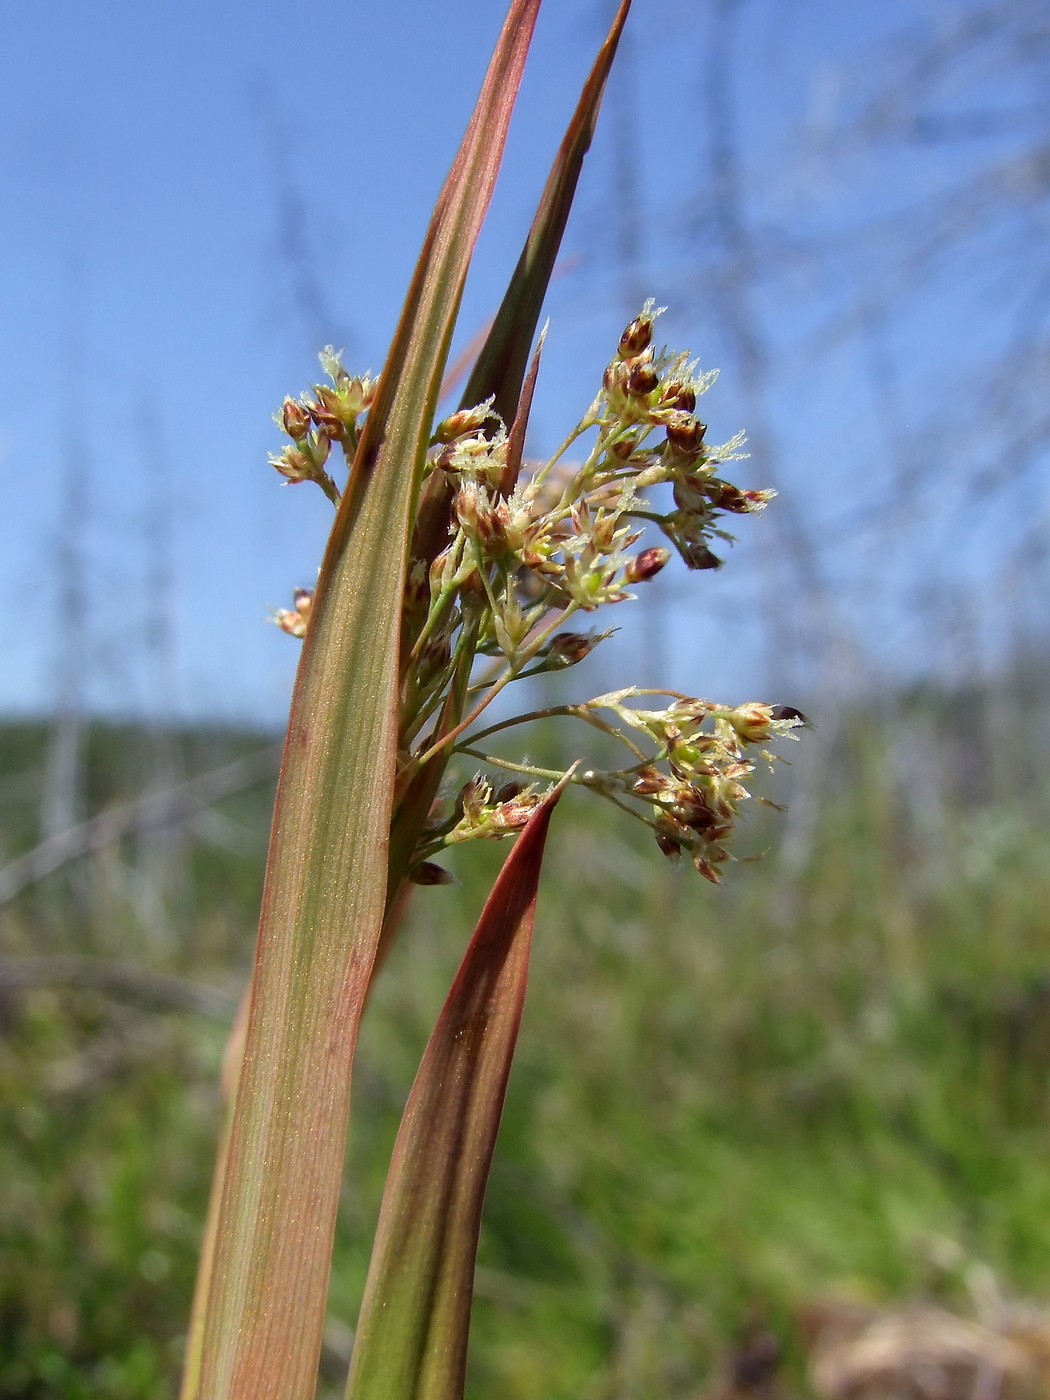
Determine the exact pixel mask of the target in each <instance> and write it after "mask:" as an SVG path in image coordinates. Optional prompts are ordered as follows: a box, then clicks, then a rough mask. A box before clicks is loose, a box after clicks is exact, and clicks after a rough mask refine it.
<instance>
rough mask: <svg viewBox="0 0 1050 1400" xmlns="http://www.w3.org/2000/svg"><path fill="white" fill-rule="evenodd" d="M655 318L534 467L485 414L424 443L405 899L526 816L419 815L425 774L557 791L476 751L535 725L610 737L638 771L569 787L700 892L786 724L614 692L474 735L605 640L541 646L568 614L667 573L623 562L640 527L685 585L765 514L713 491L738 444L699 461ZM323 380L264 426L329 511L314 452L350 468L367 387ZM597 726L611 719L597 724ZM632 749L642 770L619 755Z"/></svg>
mask: <svg viewBox="0 0 1050 1400" xmlns="http://www.w3.org/2000/svg"><path fill="white" fill-rule="evenodd" d="M657 314H658V313H657V312H656V311H655V310H654V307H653V303H652V302H648V303H647V304H646V306H645V307H644V308H643V310H642V313H641V314H640V315H639V316H638V317H636V318H635V319H634V320H633V321H632V322H631V324H630V325H629V326H628V327H627V328H626V329H625V331H624V332H623V335H622V336H621V337H620V340H619V344H618V346H617V349H616V353H615V355H614V356H613V358H612V360H611V362H610V363H609V365H608V367H607V368H606V370H605V374H604V377H603V381H602V387H601V390H600V392H599V393H598V395H597V397H596V399H595V400H594V403H593V404H592V405H591V407H590V409H589V410H588V412H587V414H586V415H585V416H584V418H583V419H582V420H581V422H580V423H578V424H577V426H576V427H575V428H574V429H573V431H572V432H571V433H570V434H569V435H568V437H567V438H566V440H565V442H564V443H563V444H562V445H561V447H560V448H559V450H558V451H557V452H556V453H555V455H554V456H553V457H552V458H551V459H550V460H548V461H545V462H527V461H523V459H522V445H523V442H524V424H523V423H515V424H513V425H508V424H505V423H504V422H502V421H501V419H500V418H499V417H498V415H497V414H496V413H495V411H494V409H493V405H492V401H491V400H489V401H486V402H485V403H481V404H478V405H476V406H473V407H471V406H467V407H465V408H463V409H460V410H459V411H458V412H455V413H453V414H451V415H449V416H448V417H446V418H444V419H443V420H441V421H440V422H439V423H438V424H437V426H436V427H435V428H434V431H433V435H432V439H431V445H430V448H429V451H428V453H427V459H426V465H425V472H424V479H423V482H422V488H421V494H420V500H419V505H418V508H417V518H416V527H415V535H414V540H413V547H412V553H411V555H410V558H409V561H408V572H407V579H406V588H405V597H404V609H403V623H402V665H401V694H400V748H399V764H398V775H397V787H396V795H395V817H394V822H395V832H396V829H397V824H398V822H399V820H404V821H406V822H407V821H409V817H408V816H405V815H404V814H405V813H414V814H415V815H413V816H412V817H411V821H412V822H414V826H413V836H412V839H411V841H410V842H409V848H410V849H411V850H413V851H414V854H413V855H412V857H411V860H410V863H409V864H410V870H411V872H412V878H414V879H416V880H417V881H418V882H420V883H429V884H433V883H441V882H442V880H443V879H444V876H443V874H442V872H441V869H440V867H439V866H436V865H435V864H434V863H433V861H432V860H431V859H430V857H431V856H432V855H434V854H435V853H436V852H437V851H439V850H440V849H442V848H443V847H445V846H450V845H455V844H458V843H460V842H463V841H467V840H474V839H478V838H489V839H500V838H502V837H505V836H507V835H511V834H513V833H514V832H516V831H518V830H520V829H521V827H522V826H524V824H525V822H526V821H527V820H528V817H529V814H530V813H531V812H532V810H533V809H534V808H535V807H536V805H537V804H538V803H539V802H540V801H541V794H540V793H539V792H538V791H536V790H535V789H534V788H533V787H524V786H522V784H521V783H517V782H516V783H512V784H508V785H506V786H505V787H503V788H500V789H499V790H498V791H494V790H493V787H492V785H491V783H489V782H488V781H487V780H486V779H485V778H484V777H482V776H481V775H478V776H477V777H475V778H473V779H472V780H471V781H470V782H468V783H466V785H465V786H462V787H461V788H460V789H459V791H458V794H457V795H455V796H454V797H449V798H445V799H443V800H442V799H440V798H438V799H436V800H435V799H434V797H433V793H434V792H435V791H436V790H437V785H436V784H435V783H433V782H431V781H430V780H429V778H428V775H433V774H435V773H436V774H438V775H440V773H441V772H443V771H444V768H445V765H446V764H447V763H448V761H449V759H450V758H451V756H452V755H453V754H456V753H459V754H465V755H469V756H471V757H472V758H475V759H477V758H480V759H482V760H484V761H485V762H487V763H489V764H492V765H493V766H497V767H505V768H510V769H512V770H514V771H516V772H518V773H523V774H525V775H526V776H532V777H535V778H544V779H556V778H558V777H560V776H561V775H560V774H555V773H551V772H547V771H546V770H541V769H537V768H535V767H533V766H530V765H529V764H525V763H520V764H519V763H508V762H506V761H505V760H502V759H499V758H496V757H494V756H493V755H490V754H487V753H481V752H479V751H478V750H477V748H476V744H477V743H478V742H479V741H480V740H481V739H484V738H485V737H486V736H487V735H489V734H491V733H494V732H495V731H496V730H501V729H504V728H507V727H509V726H511V725H514V724H518V723H525V722H527V721H528V720H530V719H534V718H539V717H542V716H549V715H554V714H564V715H573V716H576V717H577V718H581V719H584V720H586V721H587V722H588V723H590V724H592V725H594V726H595V727H597V728H599V729H602V730H604V731H605V732H607V733H611V734H615V735H616V736H617V737H618V738H619V739H620V740H621V741H622V742H623V743H624V744H626V745H627V747H628V748H629V749H630V751H631V753H632V756H633V757H634V758H635V759H636V760H637V761H636V762H634V763H633V765H632V766H631V767H630V768H627V769H624V770H622V771H619V772H610V773H596V772H594V771H586V772H581V773H578V774H576V775H575V776H574V778H573V781H575V782H578V783H582V784H584V785H585V786H588V787H590V788H592V789H593V790H595V791H597V792H599V793H601V794H602V795H604V796H606V797H608V798H610V799H611V800H612V801H614V802H616V803H617V804H618V805H620V806H627V807H628V809H629V810H633V811H635V813H636V815H642V819H643V820H645V821H646V822H647V823H648V825H649V826H650V827H651V828H652V829H653V831H654V834H655V836H656V840H657V842H658V844H659V846H660V849H661V850H662V851H663V852H664V853H665V854H666V855H668V856H669V857H671V858H678V857H679V856H681V855H683V854H685V855H688V856H689V857H690V858H691V859H692V861H693V863H694V865H695V866H696V868H697V869H698V870H699V871H700V873H701V874H703V875H705V876H706V877H707V878H708V879H710V880H717V879H718V871H719V868H720V867H721V866H722V865H723V864H724V863H725V861H727V860H728V859H729V854H728V851H727V848H726V842H727V840H728V838H729V836H730V834H731V832H732V829H733V827H734V825H735V822H736V820H737V816H738V808H739V805H740V803H741V802H742V801H743V800H744V798H746V797H747V796H748V793H747V790H746V788H745V787H744V784H743V780H744V779H745V778H746V777H747V775H748V774H749V773H751V772H752V770H753V768H754V762H753V761H752V759H751V758H750V757H749V751H751V750H753V749H755V747H756V746H761V745H762V744H765V743H768V742H771V741H772V740H773V739H775V738H777V737H780V736H784V735H789V734H790V732H791V731H792V730H793V729H794V728H795V727H797V726H798V725H799V724H800V723H802V722H803V721H802V716H801V715H800V714H799V713H798V711H796V710H791V709H788V708H784V707H772V706H769V705H762V704H758V703H750V704H747V705H741V706H738V707H736V708H728V707H725V706H719V705H716V704H714V703H713V702H711V701H707V700H699V699H694V698H691V697H688V696H683V695H677V694H673V695H672V700H673V703H671V704H670V705H669V706H668V707H667V708H666V709H663V710H643V709H635V708H633V707H632V706H630V705H628V704H627V703H626V701H627V700H628V699H630V698H633V697H638V696H641V695H648V694H668V695H671V694H672V693H671V692H652V691H644V690H637V689H633V688H632V689H628V690H625V691H619V692H616V693H615V694H614V695H607V696H603V697H600V698H599V699H597V700H593V701H588V702H586V703H585V704H582V705H575V706H572V705H569V706H561V707H554V708H553V709H548V710H544V711H537V712H534V713H533V714H531V715H525V716H519V717H517V718H515V719H512V720H507V721H503V722H501V723H500V724H498V725H495V726H491V727H490V728H488V729H485V730H481V731H478V730H477V728H476V727H475V724H476V721H477V719H478V717H479V716H480V714H481V713H482V712H483V711H484V710H485V709H486V708H487V706H488V705H489V704H490V703H491V702H492V701H493V700H494V699H495V698H496V696H497V695H498V694H500V692H501V691H502V690H503V689H504V688H505V687H506V686H507V685H508V684H509V683H510V682H512V681H514V680H518V679H521V678H524V677H528V676H535V675H538V674H540V673H542V672H550V671H556V670H561V669H564V668H565V667H569V666H574V665H576V664H578V663H579V662H580V661H582V660H583V659H584V658H585V657H586V656H587V655H588V654H589V653H590V652H591V651H592V650H593V649H594V648H595V647H596V646H597V645H598V644H599V643H600V642H602V641H603V640H604V639H605V638H606V637H608V636H609V635H610V631H609V630H606V631H603V632H595V631H591V632H586V633H585V632H579V631H574V630H560V629H564V628H565V624H566V623H567V622H568V621H569V619H570V618H571V617H572V615H573V614H574V613H577V612H580V613H591V612H595V611H597V610H598V609H599V608H602V607H605V606H607V605H613V604H619V603H622V602H625V601H627V600H628V599H630V598H631V597H633V594H632V593H631V592H630V589H631V588H632V587H634V586H637V585H639V584H644V583H646V582H647V581H648V580H650V579H652V578H654V577H655V576H656V574H658V573H659V572H660V570H661V569H663V568H664V567H665V566H666V565H667V563H668V562H669V560H670V559H671V557H672V550H671V549H669V548H667V547H665V546H664V545H653V544H650V545H649V546H648V547H644V548H642V549H640V550H638V551H637V552H636V546H637V545H638V544H639V542H640V541H642V536H643V532H644V531H645V529H646V528H647V527H655V528H656V529H658V530H659V531H661V532H662V534H663V535H664V536H665V537H666V539H667V540H668V541H669V542H670V544H671V545H672V546H673V547H674V549H675V550H677V552H678V554H679V555H680V556H681V558H682V559H683V561H684V562H685V564H686V565H687V566H688V567H689V568H691V569H711V568H717V567H718V566H719V565H720V564H721V562H722V561H721V560H720V559H719V558H718V557H717V556H716V555H715V554H714V552H713V550H712V548H711V544H712V541H713V540H714V539H716V538H722V539H726V540H731V539H732V536H731V535H729V534H728V533H727V532H726V530H725V529H724V528H723V527H722V525H721V523H720V521H721V520H722V518H723V517H724V516H727V515H744V514H749V513H753V512H756V511H759V510H761V509H762V508H763V507H764V506H765V504H766V502H767V501H768V500H769V499H770V498H771V496H772V495H773V493H772V492H771V491H754V490H744V489H742V488H740V487H738V486H736V485H734V484H733V483H731V482H729V481H728V480H726V479H725V478H724V477H723V476H721V475H719V474H718V472H719V468H720V467H721V466H722V464H724V463H726V462H729V461H732V460H734V459H736V458H738V457H740V456H741V455H742V454H741V453H740V452H739V448H740V447H741V445H742V444H743V441H744V439H743V436H742V435H738V436H737V437H735V438H733V439H732V440H731V441H730V442H728V443H726V444H724V445H722V446H718V447H715V446H711V445H709V444H708V443H707V426H706V424H704V423H703V422H702V421H701V420H700V419H699V418H698V417H697V415H696V405H697V401H698V399H699V397H700V396H701V395H702V394H703V393H705V392H706V391H707V389H709V388H710V386H711V385H712V383H713V382H714V380H715V377H716V376H715V374H714V373H699V372H698V371H697V368H696V365H695V363H691V362H690V361H689V358H688V356H687V355H685V354H679V353H674V352H670V351H667V350H657V349H656V347H655V345H654V342H653V327H654V322H655V318H656V315H657ZM322 362H323V363H324V367H325V369H326V370H327V372H328V375H329V378H330V380H331V385H330V386H328V385H323V386H314V390H313V394H312V396H311V395H304V396H303V397H302V398H301V399H298V400H293V399H286V400H285V402H284V405H283V407H282V409H281V412H280V414H279V415H278V419H279V421H280V423H281V425H282V426H283V428H284V429H285V431H286V432H287V433H288V435H289V436H290V437H291V439H292V446H291V447H288V448H286V449H285V450H284V452H283V453H281V454H280V456H278V457H275V458H273V459H272V460H273V462H274V465H275V466H276V467H277V469H278V471H280V472H281V473H282V475H284V476H285V477H287V478H288V479H289V480H294V481H300V480H314V481H316V482H318V484H319V485H321V486H322V488H323V489H324V490H325V491H326V493H327V494H328V495H329V496H331V497H332V499H333V500H337V499H338V490H337V488H336V487H335V484H334V482H333V481H332V479H331V477H329V476H328V474H327V471H326V469H325V463H326V461H327V460H328V455H329V452H330V448H331V444H332V443H333V442H339V443H341V444H342V446H343V449H344V452H345V453H346V456H347V460H348V461H349V460H350V458H351V457H352V453H353V450H354V448H355V447H356V443H357V440H358V435H359V432H360V423H361V418H362V416H363V414H364V413H366V412H367V409H368V406H369V404H370V403H371V400H372V397H373V396H374V393H375V386H374V384H373V383H372V382H371V381H370V380H369V379H368V378H367V377H366V378H363V379H360V378H358V379H355V378H351V376H350V375H348V374H347V372H346V371H345V370H344V369H343V367H342V365H341V364H340V362H339V360H338V357H336V356H335V355H334V353H333V352H331V351H326V352H325V355H324V356H322ZM537 363H538V362H537ZM534 368H535V366H534ZM525 397H526V399H527V398H528V397H529V396H528V395H526V396H525ZM526 411H527V410H526ZM585 442H586V444H587V447H586V450H585V452H584V453H583V454H582V456H578V459H576V460H574V458H576V457H577V444H580V445H581V446H582V445H583V444H584V443H585ZM667 488H669V495H670V498H671V499H670V501H669V502H668V503H667V504H668V507H669V508H667V509H665V510H658V509H656V508H655V507H654V506H653V505H652V504H651V503H650V502H649V501H648V500H647V499H646V495H647V494H648V493H650V492H653V491H664V490H666V489H667ZM643 493H644V494H643ZM310 602H311V598H310V595H309V594H307V593H305V591H302V590H300V592H298V593H297V594H296V599H295V610H294V611H290V610H281V611H279V612H278V613H277V614H276V615H275V621H276V622H277V624H278V625H279V626H280V627H282V628H283V629H284V630H285V631H287V632H290V633H292V634H293V635H295V636H302V635H303V634H304V633H305V631H306V627H307V624H308V620H309V611H310ZM599 712H611V713H612V715H613V721H612V722H610V721H609V720H607V719H605V718H602V716H601V715H600V714H599ZM638 731H642V732H643V734H644V736H645V737H646V738H647V740H648V742H649V748H650V749H651V750H652V751H646V750H645V749H643V748H642V747H640V746H639V743H637V742H636V738H637V736H638ZM632 734H633V735H634V736H635V737H634V738H632V737H631V735H632ZM763 752H764V751H763ZM765 756H766V757H767V758H768V757H770V755H769V754H768V753H766V754H765ZM433 765H437V766H436V767H435V766H433ZM427 794H429V795H427ZM424 801H425V805H422V806H421V805H420V804H421V803H422V802H424ZM637 803H643V804H645V810H648V812H649V815H644V813H639V812H638V809H637V807H636V806H633V805H632V804H637ZM399 804H400V805H399Z"/></svg>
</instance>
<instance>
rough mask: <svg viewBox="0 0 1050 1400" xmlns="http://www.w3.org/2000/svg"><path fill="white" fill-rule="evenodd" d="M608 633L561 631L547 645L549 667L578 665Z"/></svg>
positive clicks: (559, 668) (558, 667)
mask: <svg viewBox="0 0 1050 1400" xmlns="http://www.w3.org/2000/svg"><path fill="white" fill-rule="evenodd" d="M608 635H609V633H608V632H602V633H599V634H598V635H595V634H594V633H593V632H591V633H585V632H559V633H558V635H557V636H556V637H554V638H552V639H551V642H550V645H549V646H548V647H547V652H546V661H547V665H548V667H549V668H550V669H551V670H552V671H553V670H564V669H565V667H567V666H576V665H578V664H579V663H580V662H581V661H582V660H583V659H584V657H585V656H589V655H590V654H591V652H592V651H593V650H594V648H595V647H596V646H597V645H598V643H599V642H601V641H604V640H605V638H606V637H607V636H608Z"/></svg>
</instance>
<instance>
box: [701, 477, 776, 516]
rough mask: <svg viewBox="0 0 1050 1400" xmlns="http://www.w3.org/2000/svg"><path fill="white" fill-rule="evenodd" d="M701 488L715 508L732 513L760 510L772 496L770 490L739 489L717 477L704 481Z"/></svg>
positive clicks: (744, 513) (741, 513)
mask: <svg viewBox="0 0 1050 1400" xmlns="http://www.w3.org/2000/svg"><path fill="white" fill-rule="evenodd" d="M703 490H704V494H705V495H706V496H707V498H708V500H709V501H710V502H711V504H712V505H713V506H714V507H715V509H716V510H728V511H731V512H732V514H733V515H747V514H748V513H749V512H751V511H756V510H761V509H762V507H763V506H764V505H765V504H766V502H767V501H769V500H771V499H772V497H773V492H772V491H741V489H740V488H739V487H738V486H733V485H732V484H731V483H730V482H728V481H721V480H719V478H718V477H712V478H711V480H710V481H705V482H704V487H703Z"/></svg>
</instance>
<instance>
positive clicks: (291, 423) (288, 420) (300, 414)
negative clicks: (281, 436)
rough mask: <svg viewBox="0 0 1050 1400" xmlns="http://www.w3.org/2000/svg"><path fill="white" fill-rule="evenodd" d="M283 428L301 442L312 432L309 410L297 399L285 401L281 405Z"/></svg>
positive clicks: (291, 436)
mask: <svg viewBox="0 0 1050 1400" xmlns="http://www.w3.org/2000/svg"><path fill="white" fill-rule="evenodd" d="M281 427H282V428H283V429H284V431H285V432H286V433H287V434H288V436H289V437H290V438H294V439H295V441H296V442H299V441H300V440H301V439H302V438H304V437H305V436H306V434H307V433H308V432H309V431H310V412H309V409H307V408H306V406H305V405H304V404H301V403H300V402H299V401H298V400H297V399H285V401H284V403H283V404H281Z"/></svg>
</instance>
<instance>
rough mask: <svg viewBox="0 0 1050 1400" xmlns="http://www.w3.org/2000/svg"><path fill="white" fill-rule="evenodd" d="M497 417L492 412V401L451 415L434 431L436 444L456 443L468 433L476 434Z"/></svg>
mask: <svg viewBox="0 0 1050 1400" xmlns="http://www.w3.org/2000/svg"><path fill="white" fill-rule="evenodd" d="M495 416H496V415H495V414H494V413H493V412H492V400H491V399H490V400H488V401H487V402H486V403H482V404H478V406H477V408H463V409H460V411H459V412H458V413H453V414H451V415H450V416H449V417H448V418H445V419H443V420H442V422H440V423H439V424H438V425H437V427H436V428H435V429H434V441H435V442H444V443H448V442H455V440H456V438H460V437H465V436H466V435H467V434H468V433H476V432H477V431H478V429H479V428H481V427H483V426H484V425H485V423H487V422H488V420H489V419H490V418H494V417H495Z"/></svg>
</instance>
